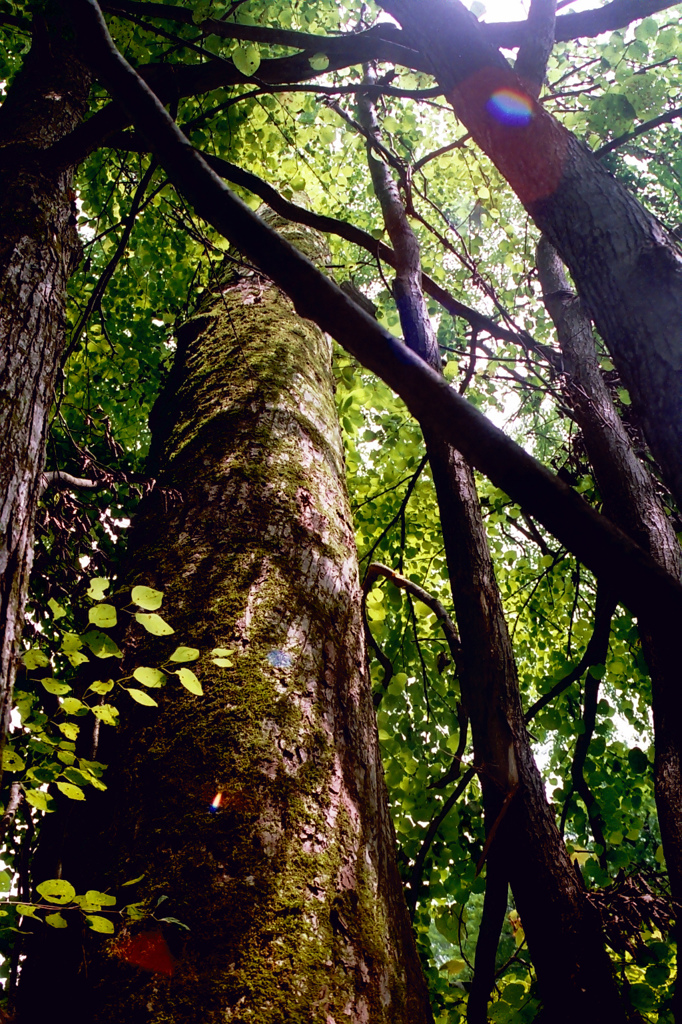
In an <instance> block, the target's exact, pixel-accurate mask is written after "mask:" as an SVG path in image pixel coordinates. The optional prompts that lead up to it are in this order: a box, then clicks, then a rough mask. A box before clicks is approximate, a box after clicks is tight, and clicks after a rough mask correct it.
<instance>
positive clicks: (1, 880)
mask: <svg viewBox="0 0 682 1024" xmlns="http://www.w3.org/2000/svg"><path fill="white" fill-rule="evenodd" d="M11 888H12V876H11V875H10V873H9V872H8V871H0V892H9V891H10V889H11Z"/></svg>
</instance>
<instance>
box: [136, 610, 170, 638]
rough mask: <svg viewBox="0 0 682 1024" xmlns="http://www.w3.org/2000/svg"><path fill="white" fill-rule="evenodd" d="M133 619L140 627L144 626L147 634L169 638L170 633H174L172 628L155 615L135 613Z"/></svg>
mask: <svg viewBox="0 0 682 1024" xmlns="http://www.w3.org/2000/svg"><path fill="white" fill-rule="evenodd" d="M135 618H136V619H137V621H138V622H139V623H140V625H141V626H144V628H145V629H146V630H147V632H148V633H152V634H153V635H154V636H170V634H171V633H174V632H175V630H174V629H173V628H172V626H169V625H168V623H167V622H164V620H163V619H162V618H161V616H160V615H156V614H155V613H152V614H151V615H145V614H144V612H136V613H135Z"/></svg>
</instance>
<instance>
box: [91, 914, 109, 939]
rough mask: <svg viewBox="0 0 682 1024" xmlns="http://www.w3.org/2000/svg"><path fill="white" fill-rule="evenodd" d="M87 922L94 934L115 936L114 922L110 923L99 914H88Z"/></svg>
mask: <svg viewBox="0 0 682 1024" xmlns="http://www.w3.org/2000/svg"><path fill="white" fill-rule="evenodd" d="M85 920H86V921H87V922H88V925H89V926H90V928H92V930H93V932H101V933H102V934H103V935H113V934H114V922H113V921H110V920H109V918H108V917H100V916H99V915H98V914H86V916H85Z"/></svg>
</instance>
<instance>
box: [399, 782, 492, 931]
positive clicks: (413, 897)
mask: <svg viewBox="0 0 682 1024" xmlns="http://www.w3.org/2000/svg"><path fill="white" fill-rule="evenodd" d="M475 774H476V769H475V768H468V769H467V770H466V771H465V773H464V775H463V776H462V778H461V779H460V780H459V782H458V783H457V785H456V786H455V788H454V789H453V791H452V793H451V794H450V796H449V797H448V798H447V800H446V801H445V803H444V804H443V806H442V807H441V809H440V810H439V811H438V812H437V813H436V814H434V816H433V818H432V819H431V821H430V822H429V825H428V828H427V829H426V832H425V833H424V838H423V839H422V843H421V846H420V847H419V852H418V853H417V856H416V857H415V859H414V864H413V865H412V871H411V872H410V885H409V889H407V890H406V892H405V899H406V900H407V905H408V906H409V907H410V909H411V910H412V912H413V913H414V908H415V906H416V905H417V900H418V898H419V892H420V890H421V885H422V876H423V874H424V865H425V863H426V858H427V856H428V853H429V850H430V849H431V846H432V845H433V841H434V839H435V838H436V834H437V832H438V829H439V828H440V827H441V825H442V824H443V822H444V821H445V819H446V818H447V816H448V814H449V813H450V811H451V810H452V808H453V807H454V806H455V804H456V803H457V801H458V800H459V798H460V797H461V795H462V793H463V792H464V790H465V789H466V788H467V786H468V785H469V783H470V782H471V780H472V779H473V777H474V775H475Z"/></svg>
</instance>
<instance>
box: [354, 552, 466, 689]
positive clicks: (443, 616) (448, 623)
mask: <svg viewBox="0 0 682 1024" xmlns="http://www.w3.org/2000/svg"><path fill="white" fill-rule="evenodd" d="M380 576H383V577H384V578H385V579H387V580H390V581H391V583H393V585H394V586H396V587H399V588H400V590H405V591H407V593H408V594H412V596H413V597H416V599H417V600H418V601H421V603H422V604H424V605H426V607H427V608H429V609H430V610H431V611H432V612H433V614H434V615H435V616H436V618H437V619H438V622H439V623H440V626H441V629H442V630H443V634H444V636H445V639H446V640H447V643H448V647H449V648H450V654H451V655H452V660H453V661H454V663H455V669H456V670H457V671H459V669H460V666H461V660H462V648H461V645H460V642H459V634H458V632H457V627H456V626H455V624H454V622H453V621H452V619H451V618H450V616H449V615H448V613H447V611H446V610H445V608H444V606H443V605H442V604H441V603H440V601H439V600H438V598H437V597H434V596H433V594H429V592H428V590H424V588H423V587H420V586H419V584H418V583H414V582H413V581H412V580H408V579H407V577H406V576H401V575H400V573H397V572H394V571H393V569H389V567H388V566H387V565H382V563H381V562H372V564H371V565H369V566H368V567H367V572H366V574H365V578H364V580H363V583H362V589H363V591H364V592H365V593H367V591H368V590H369V588H370V587H371V586H372V584H373V583H374V582H375V580H377V579H378V578H379V577H380Z"/></svg>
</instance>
